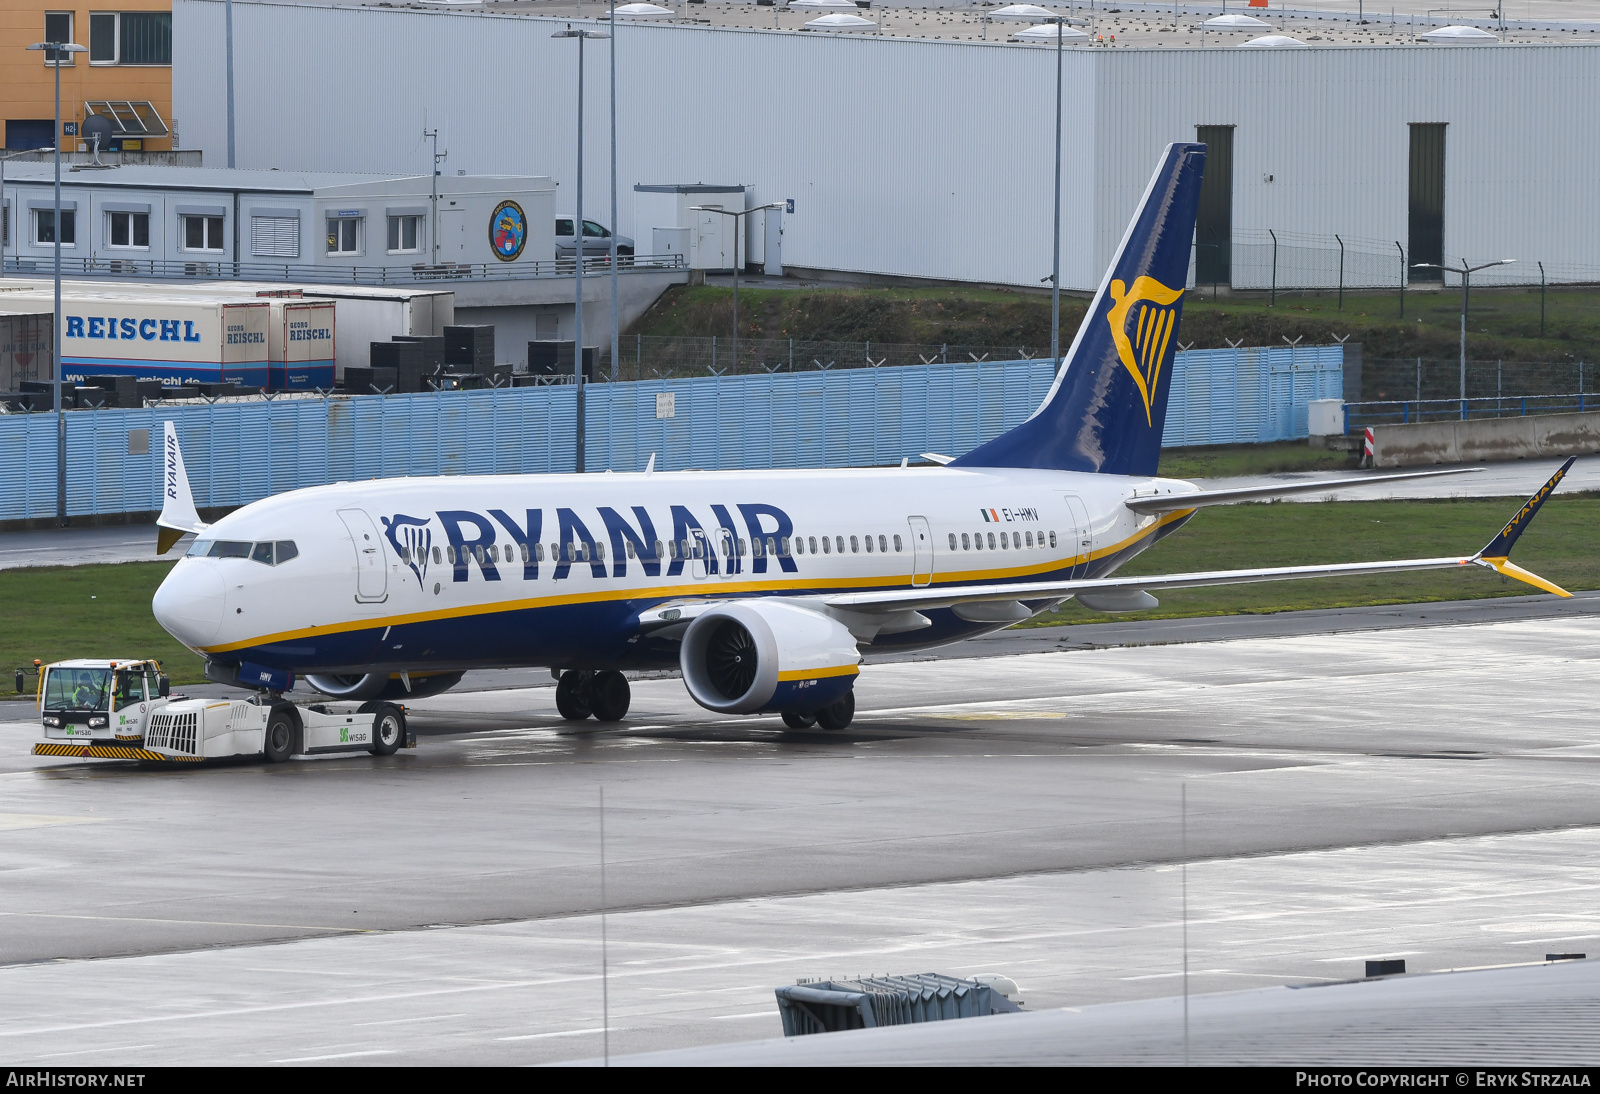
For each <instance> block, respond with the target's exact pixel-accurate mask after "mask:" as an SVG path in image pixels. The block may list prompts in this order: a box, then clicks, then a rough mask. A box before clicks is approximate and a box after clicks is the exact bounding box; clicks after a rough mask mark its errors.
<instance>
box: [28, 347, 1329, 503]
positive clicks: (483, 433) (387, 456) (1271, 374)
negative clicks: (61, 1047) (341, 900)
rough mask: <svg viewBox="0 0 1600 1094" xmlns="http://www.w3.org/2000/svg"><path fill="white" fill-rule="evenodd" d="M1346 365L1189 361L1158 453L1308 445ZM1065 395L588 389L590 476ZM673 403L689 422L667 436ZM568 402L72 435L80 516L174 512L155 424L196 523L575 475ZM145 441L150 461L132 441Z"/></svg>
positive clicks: (1034, 389)
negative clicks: (382, 488)
mask: <svg viewBox="0 0 1600 1094" xmlns="http://www.w3.org/2000/svg"><path fill="white" fill-rule="evenodd" d="M1343 360H1344V356H1343V351H1342V349H1341V347H1339V346H1315V347H1310V348H1303V349H1296V350H1290V349H1287V348H1284V349H1268V350H1260V349H1238V350H1195V351H1191V352H1189V353H1180V354H1178V355H1177V359H1176V361H1175V364H1174V367H1173V381H1172V382H1173V388H1172V396H1171V402H1170V404H1169V407H1168V411H1167V428H1166V434H1165V437H1164V443H1165V444H1166V445H1168V446H1169V447H1170V446H1178V445H1193V444H1228V443H1238V442H1252V441H1269V440H1280V439H1284V438H1288V437H1304V436H1306V405H1305V404H1306V402H1307V400H1309V399H1313V398H1337V397H1338V394H1339V391H1340V386H1341V383H1342V380H1341V376H1342V374H1343ZM1052 378H1053V375H1052V372H1051V367H1050V362H1049V361H996V362H984V363H981V364H970V363H969V364H964V365H906V366H901V367H898V368H883V369H839V370H833V371H828V372H803V373H791V374H785V375H759V376H705V377H699V378H696V379H691V380H649V381H644V382H640V383H622V384H595V385H593V386H591V387H589V388H588V389H587V390H588V395H587V398H586V416H585V431H584V432H585V437H586V443H587V449H588V453H589V460H588V462H589V467H590V469H591V470H603V469H606V468H610V469H612V470H616V471H637V470H642V469H643V468H644V466H645V464H646V463H647V462H648V460H649V459H650V454H651V453H652V452H654V453H656V466H657V467H659V468H660V469H662V470H664V471H676V470H682V469H685V468H702V469H707V470H710V469H721V470H731V469H757V468H769V467H783V468H788V467H829V466H831V467H871V466H881V465H886V464H892V463H898V462H899V461H900V459H901V457H903V456H911V457H913V458H915V456H916V455H917V454H918V453H920V452H946V453H949V454H951V455H959V454H960V453H962V452H966V451H968V450H969V449H972V448H976V447H977V446H978V445H979V444H982V443H983V442H984V441H987V440H989V439H991V438H993V437H995V436H998V435H999V434H1000V433H1002V432H1004V431H1005V430H1007V429H1009V428H1011V427H1012V426H1014V425H1017V424H1018V423H1020V422H1021V421H1022V420H1023V419H1025V418H1026V417H1027V416H1028V415H1029V414H1031V413H1032V412H1033V409H1034V407H1036V406H1037V405H1038V404H1039V402H1040V401H1041V400H1042V399H1043V398H1044V396H1045V393H1046V392H1047V391H1049V389H1050V383H1051V380H1052ZM667 391H670V392H672V393H673V394H674V396H675V403H676V408H675V409H676V413H675V416H674V417H671V418H657V417H656V416H655V414H656V395H657V393H659V392H667ZM573 418H574V400H573V391H572V389H571V388H570V387H547V388H510V389H501V390H498V391H463V392H446V393H435V394H427V395H394V396H388V397H383V396H366V397H362V398H358V399H349V398H330V399H288V400H284V399H280V400H277V401H274V402H270V403H261V402H251V403H215V404H209V405H206V404H202V405H194V406H182V407H160V408H150V409H145V410H95V411H75V412H73V413H70V414H68V415H67V416H66V420H67V465H68V468H69V472H70V473H69V475H68V481H67V493H68V496H67V512H68V513H69V514H70V515H72V516H84V515H87V514H92V513H127V512H148V511H152V510H156V509H159V508H160V507H161V481H160V475H159V470H158V468H159V459H160V451H161V443H160V437H161V434H162V423H163V422H165V421H172V422H175V423H176V424H177V427H178V440H179V443H180V444H181V445H182V446H183V455H184V462H185V465H186V466H187V468H188V471H189V483H190V487H191V488H192V489H193V491H194V496H195V503H196V504H197V505H199V506H201V507H207V506H234V505H242V504H244V503H246V502H250V501H255V500H257V499H259V498H264V497H268V496H269V495H272V494H281V493H283V492H284V491H286V490H295V489H298V488H300V487H303V486H317V485H321V484H323V483H328V482H336V481H354V480H359V479H373V478H393V477H398V476H404V475H464V474H513V473H519V472H520V473H537V472H547V471H571V470H572V466H573V461H572V429H573ZM142 429H147V430H149V431H150V433H149V437H150V438H152V439H153V443H151V444H149V446H148V447H149V452H148V454H141V455H130V454H129V448H130V447H131V446H130V444H129V434H130V432H131V431H133V430H142ZM0 481H4V482H6V483H7V484H8V486H9V489H8V490H6V491H5V492H4V493H3V494H0V520H22V519H31V518H40V517H48V516H51V515H53V514H54V513H55V504H56V502H55V484H56V425H55V417H54V415H51V414H35V415H27V416H24V415H11V416H6V417H0Z"/></svg>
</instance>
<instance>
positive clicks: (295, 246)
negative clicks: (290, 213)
mask: <svg viewBox="0 0 1600 1094" xmlns="http://www.w3.org/2000/svg"><path fill="white" fill-rule="evenodd" d="M250 253H251V254H256V255H265V256H268V257H271V258H299V257H300V218H299V217H254V216H253V217H251V218H250Z"/></svg>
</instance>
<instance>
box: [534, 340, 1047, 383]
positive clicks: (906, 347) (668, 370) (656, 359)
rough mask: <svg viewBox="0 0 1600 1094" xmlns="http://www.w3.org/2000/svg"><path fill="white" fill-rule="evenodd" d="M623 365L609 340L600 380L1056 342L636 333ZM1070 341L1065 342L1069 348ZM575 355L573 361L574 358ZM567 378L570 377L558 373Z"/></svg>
mask: <svg viewBox="0 0 1600 1094" xmlns="http://www.w3.org/2000/svg"><path fill="white" fill-rule="evenodd" d="M618 349H619V351H620V352H619V353H618V355H617V356H618V362H617V365H618V367H617V369H616V371H615V373H613V371H612V368H611V345H610V342H609V340H603V344H602V345H601V346H600V348H599V350H598V354H599V360H598V362H597V363H596V366H595V378H596V379H598V380H610V379H616V380H672V379H678V378H683V377H689V376H760V375H762V374H763V373H769V374H777V373H789V372H828V371H831V370H833V369H849V368H883V367H887V366H901V365H969V364H984V363H986V362H990V361H1040V360H1048V359H1049V357H1050V344H1049V343H1048V342H1045V343H1043V344H1041V345H1021V344H1011V345H984V346H979V345H958V344H955V343H944V344H933V343H921V344H918V343H904V342H825V341H816V340H812V339H806V338H740V339H739V340H738V342H737V344H735V341H734V339H732V338H729V337H726V336H721V335H714V336H712V337H709V338H700V337H689V336H681V337H680V336H673V335H655V334H630V335H626V336H624V337H623V338H622V339H621V341H620V343H619V345H618ZM1064 351H1065V345H1063V352H1064ZM570 359H571V358H570V355H569V357H568V360H569V361H570ZM553 379H555V380H556V381H557V382H564V381H565V380H566V377H564V376H563V377H555V378H553Z"/></svg>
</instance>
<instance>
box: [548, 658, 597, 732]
mask: <svg viewBox="0 0 1600 1094" xmlns="http://www.w3.org/2000/svg"><path fill="white" fill-rule="evenodd" d="M556 710H557V711H559V712H560V713H561V717H563V718H565V719H566V720H567V721H569V722H581V721H583V720H584V719H585V718H587V717H589V715H590V713H591V712H592V710H593V707H592V706H591V704H590V702H589V674H588V673H586V672H578V671H577V670H576V669H570V670H568V671H566V672H563V673H562V674H561V679H560V680H559V681H557V682H556Z"/></svg>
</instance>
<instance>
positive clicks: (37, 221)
mask: <svg viewBox="0 0 1600 1094" xmlns="http://www.w3.org/2000/svg"><path fill="white" fill-rule="evenodd" d="M33 241H34V243H36V244H38V245H39V246H41V247H50V246H54V245H55V241H56V211H55V210H54V209H35V210H34V211H33ZM77 242H78V214H77V213H75V212H73V211H72V210H71V209H63V210H61V245H62V246H63V247H73V246H76V245H77Z"/></svg>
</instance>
